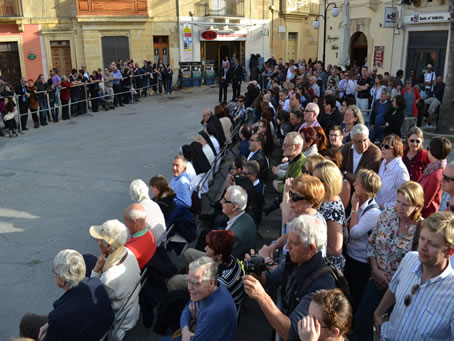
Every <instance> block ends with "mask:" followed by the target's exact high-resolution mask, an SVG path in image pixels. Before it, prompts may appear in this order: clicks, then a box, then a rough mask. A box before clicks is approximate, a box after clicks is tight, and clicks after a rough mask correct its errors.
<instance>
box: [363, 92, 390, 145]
mask: <svg viewBox="0 0 454 341" xmlns="http://www.w3.org/2000/svg"><path fill="white" fill-rule="evenodd" d="M389 97H390V92H389V89H388V88H383V89H382V91H381V94H380V100H379V101H376V102H375V104H374V107H373V108H372V112H371V114H370V122H369V123H370V136H369V139H370V140H371V142H375V140H376V139H377V138H378V141H379V142H380V143H381V142H382V141H383V137H385V123H386V121H385V117H386V116H389V115H390V114H392V112H393V105H392V103H391V101H390V100H389Z"/></svg>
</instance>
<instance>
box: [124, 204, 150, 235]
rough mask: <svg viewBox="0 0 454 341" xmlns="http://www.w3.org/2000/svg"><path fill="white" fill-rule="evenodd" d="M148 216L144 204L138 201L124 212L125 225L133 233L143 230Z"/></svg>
mask: <svg viewBox="0 0 454 341" xmlns="http://www.w3.org/2000/svg"><path fill="white" fill-rule="evenodd" d="M146 218H147V214H146V212H145V209H144V208H143V206H142V205H140V204H137V203H134V204H132V205H129V206H128V207H127V208H126V209H125V211H124V213H123V219H124V221H125V225H126V226H127V228H128V229H129V232H131V234H134V233H136V232H139V231H142V230H144V229H145V228H146Z"/></svg>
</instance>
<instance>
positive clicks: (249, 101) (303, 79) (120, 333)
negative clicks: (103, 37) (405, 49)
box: [20, 58, 454, 341]
mask: <svg viewBox="0 0 454 341" xmlns="http://www.w3.org/2000/svg"><path fill="white" fill-rule="evenodd" d="M238 65H239V63H238V61H237V60H235V59H234V58H233V62H232V60H229V59H228V58H226V59H225V60H224V65H223V70H222V72H221V75H223V76H224V77H225V80H226V81H227V80H228V79H235V77H231V76H230V73H231V72H236V70H238V69H239V68H241V66H238ZM254 67H257V65H255V66H254ZM265 69H266V71H264V72H263V73H262V74H261V75H262V77H263V78H261V79H258V80H251V81H249V83H248V85H247V91H246V93H245V94H244V95H243V94H240V92H241V91H240V90H239V89H240V85H241V82H242V80H240V81H239V84H236V85H235V89H234V91H233V96H234V99H235V100H234V101H231V102H228V103H227V102H225V101H221V100H222V99H223V98H221V95H222V96H224V94H225V93H224V90H225V88H224V85H225V84H223V83H222V82H221V83H220V88H219V91H220V92H219V96H220V97H219V100H220V104H219V105H216V106H215V108H214V109H213V110H211V109H210V108H207V109H205V110H204V111H203V113H202V121H201V130H200V131H199V133H198V134H197V138H196V141H194V142H192V143H191V144H189V145H184V146H182V147H181V149H180V153H179V155H176V156H175V157H174V159H173V161H172V173H173V176H172V178H171V179H170V181H167V179H166V178H165V177H164V176H162V175H155V176H153V177H152V178H151V179H150V181H149V184H148V185H147V184H145V183H144V182H143V181H142V180H135V181H133V182H132V183H131V185H130V196H131V199H132V200H133V202H134V203H133V204H132V205H131V206H129V207H128V208H126V209H125V211H124V213H123V219H124V223H122V222H120V221H118V220H115V219H114V220H108V221H106V222H105V223H104V224H102V225H95V226H92V227H90V229H89V233H90V235H91V236H92V237H93V238H94V239H95V240H96V242H97V245H98V247H99V249H100V255H99V256H98V257H97V256H94V255H83V256H82V255H80V254H79V253H78V252H77V251H74V250H63V251H61V252H60V253H59V254H58V255H57V256H56V258H55V260H54V264H53V273H54V274H55V276H56V283H57V286H58V287H60V288H62V289H63V290H64V291H65V293H64V294H63V296H62V297H61V298H59V299H58V300H57V301H56V302H55V303H54V310H53V311H52V312H50V313H49V315H47V316H41V315H34V314H26V315H25V316H24V318H23V319H22V321H21V324H20V331H21V336H24V337H31V338H39V339H40V340H46V341H50V340H63V339H65V340H81V339H84V340H99V339H100V337H101V336H102V335H105V334H106V333H108V332H109V331H110V332H111V333H112V334H113V336H114V339H116V340H121V339H122V338H123V337H124V335H125V333H126V332H127V331H128V330H130V329H131V328H133V327H134V325H135V324H136V322H137V320H138V318H139V315H140V314H139V309H140V310H141V312H142V318H143V323H144V325H145V326H146V327H151V326H152V325H153V324H154V330H155V332H157V333H158V334H160V335H167V336H164V337H163V338H162V340H183V341H189V340H219V341H221V340H222V341H228V340H235V337H236V331H237V327H238V323H240V322H241V320H242V315H241V306H242V304H243V301H244V300H245V298H246V297H249V298H250V299H252V300H254V301H256V302H257V303H258V305H259V307H260V309H261V310H262V311H263V313H264V316H265V318H266V320H267V323H268V324H269V325H270V326H271V327H272V329H273V330H274V331H275V333H277V334H278V335H279V336H280V338H281V339H283V340H304V341H306V340H346V339H352V340H355V339H356V340H374V333H375V334H376V335H379V337H380V339H381V340H409V339H412V340H413V339H415V340H416V339H427V340H435V339H436V340H450V339H452V338H453V337H454V314H453V312H452V310H453V309H454V308H453V307H454V267H453V265H452V263H451V259H450V258H451V256H452V255H453V254H454V215H453V212H454V197H453V196H454V162H449V163H448V162H447V158H448V156H449V154H450V153H451V149H452V144H451V142H450V140H449V139H448V138H446V137H443V136H434V137H432V138H431V140H430V142H429V145H428V148H427V149H426V150H425V149H424V147H423V142H424V134H423V131H422V130H421V129H420V128H419V127H417V126H412V127H406V128H405V129H403V127H402V124H403V123H402V122H403V121H404V120H403V119H396V118H394V116H396V115H397V116H399V117H400V116H402V115H404V116H405V115H406V111H405V110H406V109H405V108H407V107H408V106H409V105H410V104H411V103H415V102H414V101H415V100H416V98H417V96H416V94H417V93H419V96H420V93H421V92H423V91H427V92H428V93H431V92H432V91H435V90H434V87H435V80H436V78H435V76H432V78H433V79H432V81H431V83H430V82H429V81H427V82H424V84H423V85H421V87H420V89H419V90H418V89H417V88H416V87H415V85H414V84H413V83H412V82H413V81H415V83H416V82H417V81H418V80H417V79H416V78H415V75H414V73H413V76H412V75H410V76H409V77H408V79H409V80H410V83H407V82H406V84H407V86H406V87H405V88H406V89H407V90H404V91H407V92H411V91H414V92H412V93H413V95H410V97H413V99H412V101H413V102H411V101H409V99H408V95H407V97H406V95H405V94H404V91H402V92H400V89H399V91H397V92H396V91H394V90H395V89H398V88H399V87H402V81H401V79H402V77H403V74H401V73H400V72H398V76H397V77H395V78H394V79H393V78H391V77H389V75H384V76H381V75H377V74H374V72H375V71H374V70H372V72H369V71H368V68H367V67H366V66H362V67H361V68H360V69H359V70H360V73H358V71H357V69H356V68H354V67H353V68H352V69H351V70H349V71H341V70H339V68H337V67H335V66H333V67H331V68H328V69H327V70H325V68H324V66H323V64H322V63H321V62H315V63H311V62H308V63H307V64H305V63H301V64H295V63H294V62H293V61H292V60H291V61H289V63H282V62H281V61H279V62H276V61H275V60H274V59H273V58H270V59H269V60H268V61H267V62H266V64H265ZM268 71H270V72H271V73H270V72H268ZM237 72H238V71H237ZM428 72H429V70H428ZM256 74H257V73H256ZM356 77H357V78H358V79H356ZM427 79H428V78H427V77H426V78H425V80H427ZM355 80H356V81H355ZM399 81H400V83H399ZM342 82H343V83H342ZM382 82H384V85H383V86H382V85H381V83H382ZM426 83H430V84H426ZM228 84H229V83H228V82H227V87H226V89H227V90H228ZM342 84H347V85H345V87H343V86H344V85H342ZM385 84H386V85H385ZM399 84H400V85H399ZM238 85H239V86H238ZM389 87H391V88H389ZM374 89H375V90H374ZM227 90H225V91H226V92H227ZM238 91H239V92H238ZM393 93H394V94H395V96H394V98H393ZM429 98H431V97H429ZM224 99H225V96H224ZM391 100H392V101H393V102H391ZM429 105H431V104H429ZM412 107H413V109H411V110H412V111H411V116H416V117H417V115H418V113H416V115H415V111H414V110H415V109H414V106H412ZM369 108H371V111H370V115H368V113H369ZM429 112H430V110H429ZM366 117H367V119H365V118H366ZM432 118H433V117H431V116H429V117H428V120H431V119H432ZM365 121H368V125H369V126H367V125H366V124H365ZM397 121H399V122H400V123H398V122H397ZM396 122H397V123H396ZM404 130H405V131H404ZM376 142H377V144H376ZM227 147H228V148H229V149H230V151H231V152H232V153H233V154H234V158H233V160H232V162H231V165H230V168H229V174H228V175H227V176H226V177H225V179H222V180H223V185H222V186H221V188H220V189H218V190H217V191H216V190H215V189H214V188H212V187H211V186H210V184H211V180H212V179H213V178H214V177H215V176H217V174H221V172H219V173H217V170H218V169H219V168H220V167H221V164H220V163H221V161H223V159H222V156H223V151H224V150H225V148H227ZM225 162H227V161H225ZM221 176H222V175H221ZM265 186H266V187H267V188H268V189H269V190H268V191H269V192H270V193H271V198H270V196H265V193H266V192H265ZM149 191H151V193H152V197H153V199H151V198H150V195H149ZM209 191H216V193H215V196H214V197H215V198H214V200H213V202H212V203H211V205H210V207H201V196H202V195H203V194H205V193H207V192H209ZM273 211H275V212H274V213H273V214H276V215H278V217H280V218H281V219H282V224H283V226H284V228H283V230H282V233H281V235H280V237H279V238H277V239H276V240H273V241H272V242H271V243H268V244H265V245H261V244H262V239H261V237H260V234H259V233H258V227H259V226H260V225H261V224H262V223H263V222H262V220H263V219H264V217H266V216H267V215H268V214H271V213H272V212H273ZM202 212H203V213H202ZM195 218H197V219H195ZM265 219H266V218H265ZM196 222H197V223H199V222H202V223H201V224H196ZM280 228H281V227H280V226H276V227H275V229H276V230H277V229H280ZM189 243H191V246H192V247H188V245H187V244H189ZM172 250H174V251H175V252H176V253H177V254H181V257H182V259H183V263H184V264H182V265H181V267H180V269H178V270H177V267H176V266H175V265H174V264H173V263H172V262H171V261H170V259H169V257H168V253H169V252H171V251H172ZM145 269H146V271H148V272H149V274H148V276H149V278H148V281H146V283H145V284H144V285H142V289H141V290H140V294H139V291H138V290H136V288H137V287H140V286H141V285H140V281H141V271H142V274H143V271H145ZM276 290H280V294H281V296H282V304H277V303H276V302H275V301H274V300H273V297H274V295H273V292H274V293H275V292H276ZM74 302H77V303H74ZM153 308H158V316H157V318H156V321H155V322H153V320H154V319H153V314H152V313H151V317H150V312H152V311H153ZM86 309H90V311H91V312H95V311H97V313H96V314H84V312H85V310H86ZM82 325H83V326H84V328H82V327H81V326H82ZM172 333H173V334H172ZM170 335H171V336H170Z"/></svg>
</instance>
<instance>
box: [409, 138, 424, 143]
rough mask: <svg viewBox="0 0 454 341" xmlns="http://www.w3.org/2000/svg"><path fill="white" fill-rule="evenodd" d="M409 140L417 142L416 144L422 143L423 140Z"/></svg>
mask: <svg viewBox="0 0 454 341" xmlns="http://www.w3.org/2000/svg"><path fill="white" fill-rule="evenodd" d="M409 141H410V143H416V144H420V143H421V142H422V141H421V140H415V139H411V140H409Z"/></svg>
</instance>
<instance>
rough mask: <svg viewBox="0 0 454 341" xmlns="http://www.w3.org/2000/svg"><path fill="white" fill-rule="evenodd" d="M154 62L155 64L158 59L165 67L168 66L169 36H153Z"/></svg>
mask: <svg viewBox="0 0 454 341" xmlns="http://www.w3.org/2000/svg"><path fill="white" fill-rule="evenodd" d="M153 48H154V62H155V63H156V64H157V63H158V61H159V59H162V62H163V63H164V65H165V66H167V64H170V59H169V36H153Z"/></svg>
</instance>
